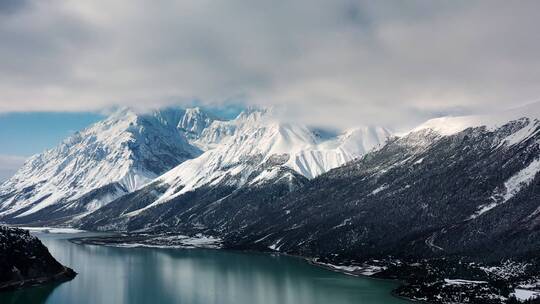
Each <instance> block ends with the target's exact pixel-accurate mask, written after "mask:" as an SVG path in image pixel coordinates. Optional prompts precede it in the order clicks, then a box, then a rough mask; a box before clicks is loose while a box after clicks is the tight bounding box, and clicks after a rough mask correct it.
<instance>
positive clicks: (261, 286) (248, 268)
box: [0, 233, 410, 304]
mask: <svg viewBox="0 0 540 304" xmlns="http://www.w3.org/2000/svg"><path fill="white" fill-rule="evenodd" d="M34 234H35V235H36V236H38V237H39V238H40V239H41V240H42V242H43V243H44V244H45V245H46V246H47V247H48V248H49V250H50V252H51V253H52V255H53V256H54V257H55V258H56V259H58V260H59V261H60V262H61V263H62V264H64V265H66V266H69V267H71V268H73V269H74V270H75V271H76V272H78V273H79V275H77V277H76V278H75V279H74V280H72V281H69V282H65V283H61V284H53V285H49V286H43V287H34V288H29V289H23V290H18V291H15V292H10V293H0V303H2V304H9V303H22V304H32V303H51V304H74V303H77V304H101V303H104V304H105V303H114V304H123V303H126V304H127V303H129V304H139V303H140V304H142V303H159V304H169V303H184V304H258V303H260V304H304V303H305V304H319V303H320V304H352V303H356V304H400V303H401V304H403V303H410V302H407V301H405V300H401V299H398V298H395V297H392V296H391V295H390V292H391V290H392V289H393V288H395V287H396V286H397V284H396V283H395V282H390V281H383V280H373V279H367V278H358V277H352V276H348V275H344V274H340V273H336V272H332V271H329V270H326V269H322V268H319V267H316V266H313V265H310V264H308V263H306V262H305V261H304V260H302V259H299V258H293V257H287V256H279V255H270V254H263V253H246V252H234V251H226V250H203V249H156V248H115V247H106V246H95V245H77V244H73V243H71V242H69V241H68V239H69V238H73V237H81V236H87V235H89V234H85V233H77V234H53V233H34Z"/></svg>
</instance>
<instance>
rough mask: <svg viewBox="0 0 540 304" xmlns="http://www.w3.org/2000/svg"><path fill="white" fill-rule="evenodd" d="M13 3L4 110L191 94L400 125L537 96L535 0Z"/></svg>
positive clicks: (2, 28)
mask: <svg viewBox="0 0 540 304" xmlns="http://www.w3.org/2000/svg"><path fill="white" fill-rule="evenodd" d="M24 2H25V3H24V5H16V4H15V1H10V0H0V3H2V4H0V12H4V11H5V12H9V13H6V14H4V15H5V16H2V18H0V40H1V41H2V44H1V45H0V111H3V112H9V111H58V110H60V111H80V110H102V109H104V108H107V107H110V106H115V105H130V106H135V107H142V108H144V107H156V106H160V105H167V104H171V103H182V102H191V101H192V100H193V99H197V100H200V101H202V102H204V103H209V104H223V103H227V102H229V101H234V102H245V103H248V104H250V103H253V104H259V105H278V106H280V107H284V108H285V109H286V111H285V113H287V114H288V115H289V118H291V119H298V120H303V121H306V122H309V123H313V124H323V125H324V124H328V125H336V126H348V125H354V124H384V125H391V126H395V127H401V126H406V125H411V124H414V123H416V122H418V121H420V120H423V119H425V118H428V117H432V116H435V115H438V114H446V113H459V114H461V113H469V112H478V111H483V110H484V109H486V108H490V109H491V108H504V107H510V106H514V105H517V104H520V103H526V102H530V101H535V100H537V99H538V97H539V96H540V86H538V83H540V32H539V31H538V30H537V28H538V27H539V25H540V24H539V23H540V22H539V21H538V20H540V3H539V2H537V1H523V2H520V3H519V5H515V3H511V2H508V1H460V0H458V1H451V2H446V1H442V2H438V1H407V2H403V1H385V2H382V1H353V0H336V1H325V0H309V1H308V0H294V1H279V0H278V1H271V2H262V1H247V0H246V1H235V0H232V1H210V0H199V1H172V0H163V1H147V0H124V1H121V0H119V1H114V2H112V3H111V2H110V1H105V0H95V1H68V0H63V1H61V0H26V1H24ZM0 14H2V13H0Z"/></svg>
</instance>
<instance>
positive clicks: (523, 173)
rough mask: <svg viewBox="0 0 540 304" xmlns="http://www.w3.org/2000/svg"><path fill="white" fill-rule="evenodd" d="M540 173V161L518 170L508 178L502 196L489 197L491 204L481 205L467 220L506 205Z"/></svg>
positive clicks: (536, 160) (537, 160)
mask: <svg viewBox="0 0 540 304" xmlns="http://www.w3.org/2000/svg"><path fill="white" fill-rule="evenodd" d="M539 171H540V159H535V160H533V161H532V162H531V163H530V164H529V165H528V166H527V167H525V168H524V169H522V170H520V171H519V172H517V173H516V174H514V176H512V177H510V178H509V179H508V180H507V181H506V182H505V183H504V194H503V195H502V196H500V195H496V194H495V195H493V196H491V200H492V202H491V203H489V204H486V205H482V206H480V207H479V208H478V211H476V212H475V214H473V215H472V216H471V217H470V218H469V219H474V218H477V217H478V216H480V215H482V214H484V213H486V212H488V211H489V210H491V209H493V208H495V207H497V206H499V205H501V204H504V203H506V202H507V201H508V200H510V199H511V198H512V197H514V196H515V195H516V194H518V193H519V191H521V190H522V189H523V188H525V187H527V186H528V185H529V184H530V183H531V182H532V181H533V180H534V177H535V176H536V174H537V173H538V172H539Z"/></svg>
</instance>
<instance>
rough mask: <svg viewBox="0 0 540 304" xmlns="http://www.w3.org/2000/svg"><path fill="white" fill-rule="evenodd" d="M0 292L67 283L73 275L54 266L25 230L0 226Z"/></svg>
mask: <svg viewBox="0 0 540 304" xmlns="http://www.w3.org/2000/svg"><path fill="white" fill-rule="evenodd" d="M0 261H1V263H0V291H4V290H12V289H17V288H21V287H28V286H34V285H41V284H45V283H50V282H59V281H66V280H71V279H73V278H74V277H75V276H76V273H75V272H74V271H73V270H72V269H70V268H67V267H65V266H62V265H61V264H60V263H58V262H57V261H56V260H55V259H54V258H53V257H52V256H51V254H50V253H49V251H48V250H47V248H46V247H45V246H44V245H43V244H42V243H41V241H39V240H38V239H37V238H36V237H34V236H31V235H30V233H29V232H28V231H26V230H22V229H17V228H8V227H5V226H0Z"/></svg>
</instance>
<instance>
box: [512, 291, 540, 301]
mask: <svg viewBox="0 0 540 304" xmlns="http://www.w3.org/2000/svg"><path fill="white" fill-rule="evenodd" d="M510 295H513V296H514V297H516V299H518V300H519V301H522V302H525V301H527V300H532V299H536V298H539V297H540V291H533V290H527V289H519V288H516V289H514V292H512V293H511V294H510Z"/></svg>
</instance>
